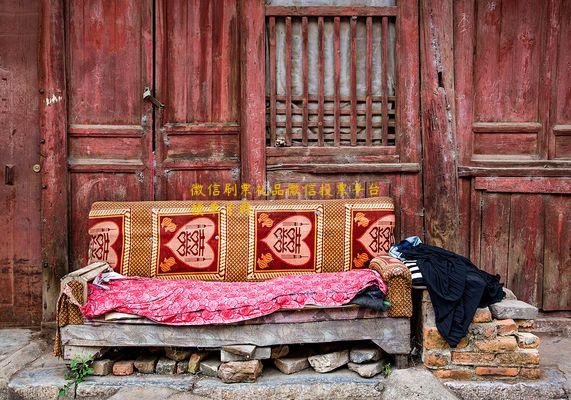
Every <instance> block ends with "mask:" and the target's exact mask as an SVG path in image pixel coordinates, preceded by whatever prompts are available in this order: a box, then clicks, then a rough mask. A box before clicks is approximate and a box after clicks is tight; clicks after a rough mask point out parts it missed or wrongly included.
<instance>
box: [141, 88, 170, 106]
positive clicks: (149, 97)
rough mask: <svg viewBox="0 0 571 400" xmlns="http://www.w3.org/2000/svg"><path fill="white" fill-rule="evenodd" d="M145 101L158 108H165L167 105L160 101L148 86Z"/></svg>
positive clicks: (144, 94) (144, 93)
mask: <svg viewBox="0 0 571 400" xmlns="http://www.w3.org/2000/svg"><path fill="white" fill-rule="evenodd" d="M143 100H145V101H150V102H151V104H152V105H154V106H155V107H158V108H164V107H165V105H164V104H163V103H161V102H160V101H159V99H157V98H156V97H155V96H153V94H152V93H151V89H150V88H149V87H148V86H147V87H145V90H144V91H143Z"/></svg>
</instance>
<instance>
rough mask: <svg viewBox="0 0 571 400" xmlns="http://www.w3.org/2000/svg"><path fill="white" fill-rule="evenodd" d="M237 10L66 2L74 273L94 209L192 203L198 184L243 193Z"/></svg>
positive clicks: (208, 191)
mask: <svg viewBox="0 0 571 400" xmlns="http://www.w3.org/2000/svg"><path fill="white" fill-rule="evenodd" d="M238 4H239V3H238V2H237V1H222V0H220V1H186V0H181V1H152V0H114V1H101V0H83V1H68V2H67V5H66V7H67V12H66V15H67V17H66V31H67V45H66V57H67V66H66V69H67V71H66V74H67V98H68V110H69V111H68V143H69V145H68V146H69V150H68V164H69V186H70V205H69V210H70V213H69V220H70V230H71V235H70V238H71V246H70V253H71V257H70V264H71V265H70V268H71V269H77V268H80V267H82V266H84V265H85V262H86V256H87V245H88V237H87V224H86V222H87V215H88V212H89V209H90V207H91V204H92V203H93V202H95V201H99V200H116V201H128V200H132V201H137V200H153V199H156V200H166V199H186V198H189V197H190V193H191V187H192V186H193V185H194V184H200V185H202V187H203V189H202V190H203V192H204V193H205V196H204V197H203V198H208V197H218V198H225V197H234V194H232V193H230V194H228V193H227V194H224V186H225V185H230V186H232V187H233V184H237V183H238V182H239V181H240V154H239V153H240V132H241V130H240V126H241V117H240V75H239V73H240V54H239V53H240V48H239V44H240V37H241V36H240V32H239V26H240V24H239V21H238ZM144 94H145V96H144ZM145 97H146V98H145ZM153 97H154V98H155V99H157V100H154V99H153ZM149 100H152V101H154V105H153V103H152V102H151V101H149ZM159 102H162V103H163V105H164V107H161V106H159ZM212 190H220V193H221V194H220V196H213V195H212Z"/></svg>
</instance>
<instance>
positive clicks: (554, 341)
mask: <svg viewBox="0 0 571 400" xmlns="http://www.w3.org/2000/svg"><path fill="white" fill-rule="evenodd" d="M537 335H538V336H539V337H540V338H541V345H540V346H539V354H540V357H541V364H542V365H543V366H545V367H548V368H556V369H558V370H559V371H561V372H562V373H563V374H564V375H565V377H566V384H565V390H566V391H567V395H568V396H569V397H571V336H551V335H547V334H537Z"/></svg>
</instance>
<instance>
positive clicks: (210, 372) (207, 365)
mask: <svg viewBox="0 0 571 400" xmlns="http://www.w3.org/2000/svg"><path fill="white" fill-rule="evenodd" d="M220 364H222V363H221V362H220V360H215V359H211V360H204V361H202V362H201V363H200V372H201V373H202V375H204V376H212V377H216V376H218V368H220Z"/></svg>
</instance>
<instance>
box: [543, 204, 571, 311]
mask: <svg viewBox="0 0 571 400" xmlns="http://www.w3.org/2000/svg"><path fill="white" fill-rule="evenodd" d="M569 202H571V196H565V195H550V196H545V231H544V234H545V250H544V266H543V309H544V310H545V311H551V310H569V309H570V308H571V234H570V233H571V207H569Z"/></svg>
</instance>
